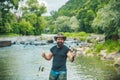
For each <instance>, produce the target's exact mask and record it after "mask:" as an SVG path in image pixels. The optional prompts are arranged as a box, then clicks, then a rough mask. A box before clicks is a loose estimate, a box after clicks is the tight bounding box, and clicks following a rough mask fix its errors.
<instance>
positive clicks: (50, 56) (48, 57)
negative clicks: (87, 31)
mask: <svg viewBox="0 0 120 80" xmlns="http://www.w3.org/2000/svg"><path fill="white" fill-rule="evenodd" d="M52 56H53V54H52V53H51V52H50V53H49V54H48V55H46V54H45V52H43V53H42V57H43V58H45V59H46V60H51V58H52Z"/></svg>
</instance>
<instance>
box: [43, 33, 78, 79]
mask: <svg viewBox="0 0 120 80" xmlns="http://www.w3.org/2000/svg"><path fill="white" fill-rule="evenodd" d="M54 39H55V41H56V43H57V45H55V46H53V47H52V48H51V49H50V53H49V54H47V55H46V54H45V52H43V53H42V57H43V58H45V59H46V60H51V58H52V57H53V61H52V68H51V71H50V75H49V80H67V69H66V60H67V58H69V60H70V61H71V62H73V61H74V57H75V56H76V53H75V54H73V53H71V51H70V49H69V48H68V47H67V46H66V45H64V41H65V40H66V37H65V36H63V34H58V35H57V36H55V37H54Z"/></svg>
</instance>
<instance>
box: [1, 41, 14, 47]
mask: <svg viewBox="0 0 120 80" xmlns="http://www.w3.org/2000/svg"><path fill="white" fill-rule="evenodd" d="M11 44H12V43H11V41H0V47H6V46H11Z"/></svg>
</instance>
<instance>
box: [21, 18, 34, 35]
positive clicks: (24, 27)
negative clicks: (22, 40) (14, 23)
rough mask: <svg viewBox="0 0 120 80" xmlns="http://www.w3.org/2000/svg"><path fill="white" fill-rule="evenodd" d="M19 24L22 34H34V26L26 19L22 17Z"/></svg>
mask: <svg viewBox="0 0 120 80" xmlns="http://www.w3.org/2000/svg"><path fill="white" fill-rule="evenodd" d="M19 24H20V34H23V35H32V34H34V32H33V30H34V28H33V27H32V26H31V24H30V23H29V22H27V21H26V20H25V19H22V20H21V22H20V23H19Z"/></svg>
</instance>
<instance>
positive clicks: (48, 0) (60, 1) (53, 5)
mask: <svg viewBox="0 0 120 80" xmlns="http://www.w3.org/2000/svg"><path fill="white" fill-rule="evenodd" d="M41 1H43V2H44V3H45V5H46V7H47V13H45V14H44V15H50V12H51V11H52V10H54V11H57V10H58V9H59V8H60V7H61V6H62V5H64V4H65V3H66V2H67V1H68V0H41Z"/></svg>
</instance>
